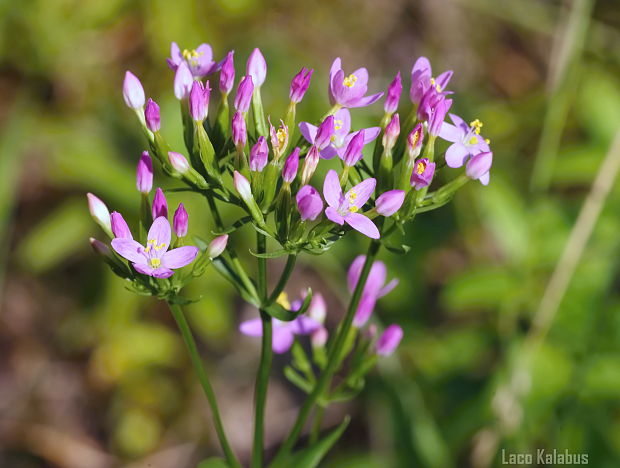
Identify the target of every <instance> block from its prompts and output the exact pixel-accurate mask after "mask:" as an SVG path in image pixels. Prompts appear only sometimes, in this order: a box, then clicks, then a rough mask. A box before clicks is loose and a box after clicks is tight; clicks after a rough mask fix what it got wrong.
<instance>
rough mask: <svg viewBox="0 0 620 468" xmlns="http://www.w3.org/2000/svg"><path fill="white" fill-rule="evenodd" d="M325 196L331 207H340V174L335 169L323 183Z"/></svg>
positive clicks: (330, 171) (331, 170)
mask: <svg viewBox="0 0 620 468" xmlns="http://www.w3.org/2000/svg"><path fill="white" fill-rule="evenodd" d="M373 180H374V179H373ZM323 196H324V197H325V201H326V202H327V204H328V205H329V206H332V207H338V205H340V201H341V199H342V189H341V188H340V179H339V178H338V174H337V173H336V171H334V170H333V169H330V170H329V172H328V173H327V175H326V176H325V181H324V182H323ZM340 224H342V223H340Z"/></svg>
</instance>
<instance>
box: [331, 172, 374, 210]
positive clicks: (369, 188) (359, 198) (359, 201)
mask: <svg viewBox="0 0 620 468" xmlns="http://www.w3.org/2000/svg"><path fill="white" fill-rule="evenodd" d="M376 185H377V180H376V179H373V178H372V177H370V178H368V179H365V180H362V181H361V182H360V183H359V184H357V185H355V186H353V187H351V189H349V191H348V192H347V193H345V194H344V198H345V200H346V201H347V202H351V206H355V207H357V208H361V207H362V206H364V203H366V202H367V201H368V199H369V198H370V196H371V195H372V192H374V190H375V187H376ZM353 194H355V195H353ZM352 195H353V197H352ZM352 198H353V199H352ZM330 204H331V203H330Z"/></svg>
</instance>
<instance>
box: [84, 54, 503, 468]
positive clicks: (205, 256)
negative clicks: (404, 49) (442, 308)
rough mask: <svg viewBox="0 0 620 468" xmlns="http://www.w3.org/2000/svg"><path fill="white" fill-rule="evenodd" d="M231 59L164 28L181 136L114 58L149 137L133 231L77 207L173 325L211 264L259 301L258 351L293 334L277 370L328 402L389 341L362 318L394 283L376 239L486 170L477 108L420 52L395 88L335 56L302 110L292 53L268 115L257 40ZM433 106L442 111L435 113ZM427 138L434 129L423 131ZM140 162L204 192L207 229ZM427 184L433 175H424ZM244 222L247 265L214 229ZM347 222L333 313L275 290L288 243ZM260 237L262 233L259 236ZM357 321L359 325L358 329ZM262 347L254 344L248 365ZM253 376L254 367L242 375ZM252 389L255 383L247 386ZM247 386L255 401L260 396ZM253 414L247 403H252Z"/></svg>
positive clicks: (97, 204)
mask: <svg viewBox="0 0 620 468" xmlns="http://www.w3.org/2000/svg"><path fill="white" fill-rule="evenodd" d="M234 62H235V54H234V51H230V52H228V53H227V54H226V55H225V56H224V58H223V59H222V60H220V61H217V60H215V59H214V56H213V51H212V48H211V46H209V45H208V44H201V45H200V46H198V47H197V48H196V49H192V50H188V49H184V50H181V48H180V47H179V46H178V45H177V44H176V43H172V46H171V50H170V58H168V65H169V67H170V68H171V69H172V71H173V77H172V79H171V83H172V90H173V92H174V95H175V97H176V98H177V99H178V100H179V102H180V109H181V119H182V122H183V140H184V143H185V149H184V150H182V151H176V149H173V148H171V147H170V146H169V144H168V142H167V141H166V138H165V137H164V133H165V132H166V131H167V127H168V125H167V122H165V121H164V119H162V115H161V113H160V107H159V105H158V104H157V102H156V101H155V99H153V98H149V99H148V100H147V99H146V94H145V91H144V88H143V86H142V84H141V82H140V80H139V79H138V78H137V77H136V76H135V75H134V74H132V73H131V72H129V71H128V72H127V73H126V75H125V80H124V83H123V97H124V100H125V103H126V104H127V106H128V107H129V108H130V109H132V110H133V111H134V112H135V113H136V115H137V117H138V121H139V122H140V124H141V126H142V129H143V132H144V135H145V137H146V141H147V144H148V151H144V152H143V153H142V155H141V156H140V158H139V160H138V166H137V172H136V187H137V190H138V192H139V193H140V197H141V204H140V210H139V213H140V214H139V229H138V231H134V232H138V233H139V235H137V236H136V238H134V236H133V234H132V231H131V230H130V229H129V227H128V225H127V223H126V222H125V220H124V218H123V217H122V216H121V215H120V214H119V213H117V212H113V213H110V212H109V211H108V208H107V207H106V206H105V204H104V203H103V202H102V201H101V200H100V199H98V198H97V197H95V196H94V195H92V194H89V195H88V202H89V207H90V212H91V214H92V216H93V218H94V219H95V221H96V222H97V223H98V224H99V225H100V226H101V227H102V229H103V230H104V232H105V233H106V234H107V235H108V237H110V238H111V244H110V245H111V248H110V247H108V245H107V244H106V243H104V242H101V241H98V240H95V239H91V243H92V245H93V248H94V249H95V251H96V252H97V253H98V254H100V255H101V256H102V257H103V258H104V260H105V261H106V262H107V263H108V264H109V265H110V266H111V267H112V269H113V271H114V272H115V273H117V274H118V275H119V276H121V277H123V278H125V279H127V280H129V281H130V282H131V284H132V287H133V288H134V289H135V290H136V292H138V293H141V294H151V295H155V296H157V297H159V298H161V299H163V300H166V301H168V303H169V304H170V305H171V309H172V310H173V313H175V314H176V315H175V318H177V321H178V322H179V323H180V325H181V326H182V325H183V319H182V318H179V316H178V314H179V312H178V309H177V306H178V304H180V303H183V301H185V299H183V298H180V291H181V289H182V288H183V286H184V285H185V284H186V283H187V282H188V281H189V280H191V279H192V278H193V277H195V276H199V275H201V274H202V273H203V272H204V271H205V269H206V268H207V267H208V266H209V265H211V264H213V265H214V266H215V267H216V268H217V271H218V272H219V273H221V274H222V275H223V276H224V277H225V278H226V279H227V280H228V281H230V282H231V283H232V284H233V285H234V286H235V288H236V289H237V290H238V292H239V294H240V295H241V296H242V297H243V298H244V299H245V300H246V301H248V302H249V303H250V304H252V305H254V306H256V308H257V309H259V310H260V317H258V318H251V319H249V320H247V321H244V322H243V323H241V326H240V331H241V332H242V333H243V334H245V335H249V336H255V337H258V336H262V337H263V340H262V341H263V353H262V355H263V356H266V355H267V352H266V351H265V348H266V347H268V348H269V349H272V350H273V351H274V352H276V353H283V352H286V351H288V350H290V349H291V348H292V356H293V359H292V367H290V368H288V369H287V371H286V376H287V377H288V378H289V380H291V381H292V382H293V383H294V384H296V385H297V386H299V387H300V388H301V389H303V390H304V391H306V392H307V393H308V394H309V401H310V404H312V403H316V402H317V401H318V400H319V399H320V401H321V402H322V403H321V404H323V405H327V404H328V403H329V402H330V401H332V400H333V401H335V400H339V399H340V400H341V399H343V398H345V396H343V395H349V397H350V395H351V394H353V393H355V391H358V390H360V389H361V386H362V385H363V377H364V375H365V374H366V373H367V372H368V371H369V370H370V369H371V367H372V364H374V360H375V359H376V358H377V357H378V356H387V355H389V354H391V353H392V352H393V351H394V350H395V349H396V347H397V346H398V344H399V342H400V341H401V338H402V336H403V330H402V329H401V328H400V327H399V326H398V325H396V324H394V325H390V326H388V327H386V328H385V330H384V332H383V333H382V334H381V336H379V337H378V338H377V337H376V324H375V323H371V324H370V325H368V324H369V323H370V322H371V320H370V319H371V315H372V312H373V310H374V308H375V305H376V302H377V300H378V299H379V298H381V297H382V296H384V295H385V294H387V293H389V292H390V291H391V290H392V289H393V288H394V287H395V286H396V284H397V282H396V280H392V281H389V282H388V281H387V277H388V273H387V269H386V266H385V264H384V263H382V262H380V261H378V260H375V257H376V255H377V252H378V251H379V249H380V247H381V246H385V247H387V248H389V249H390V250H393V251H401V252H406V250H407V248H406V246H403V247H396V244H395V243H394V241H393V240H391V241H390V242H388V240H389V239H390V238H393V237H395V236H397V235H399V233H402V232H404V228H405V225H406V223H407V222H410V221H411V220H413V219H414V217H416V216H417V215H419V214H421V213H424V212H427V211H431V210H434V209H438V208H440V207H441V206H443V205H444V204H446V203H447V202H448V201H450V200H451V199H452V197H453V196H454V194H455V193H456V191H457V190H459V189H460V188H461V187H463V186H464V185H465V184H466V183H467V182H468V181H469V180H479V181H480V182H481V183H482V184H484V185H486V184H488V183H489V179H490V169H491V165H492V160H493V155H492V153H491V150H490V147H489V140H488V139H485V138H484V137H483V136H482V135H481V129H482V122H481V121H480V120H478V119H475V120H473V121H471V122H470V123H469V124H467V123H466V120H464V119H462V118H461V117H459V116H458V115H455V114H453V113H449V112H450V110H451V109H452V104H453V96H454V93H453V92H452V91H449V90H448V89H447V86H448V85H449V83H450V80H451V78H452V75H453V73H452V71H446V72H443V73H441V74H439V75H437V76H434V75H433V73H432V69H431V65H430V63H429V61H428V60H427V59H426V58H424V57H420V58H419V59H417V60H416V61H415V63H414V65H413V68H412V70H411V74H410V91H409V102H408V103H403V102H401V95H402V91H403V86H404V83H403V79H402V77H401V73H400V72H398V73H397V74H396V75H395V77H394V79H393V80H392V82H391V83H390V85H389V87H388V88H387V90H386V91H385V93H384V92H375V93H372V92H371V93H369V87H370V85H371V80H370V76H369V73H368V70H367V69H366V68H359V69H357V70H355V71H353V72H351V73H349V72H345V71H344V70H343V67H342V62H341V60H340V58H336V59H335V60H334V61H333V63H332V66H331V70H330V73H329V77H328V79H327V88H328V98H329V103H330V105H331V107H330V108H329V109H327V111H326V113H325V114H324V115H323V116H322V117H321V118H320V119H318V120H316V121H314V122H298V121H297V119H296V114H297V106H298V105H300V104H302V103H303V100H304V97H305V95H306V92H307V91H308V89H309V87H310V85H311V81H312V80H313V79H314V80H316V77H315V76H313V70H312V69H309V68H305V67H304V68H302V69H301V70H300V71H299V72H298V73H297V74H295V75H294V76H293V77H292V80H291V83H290V88H289V104H288V107H287V108H286V110H285V112H283V114H282V115H277V114H276V115H273V114H268V113H265V110H264V108H263V102H262V96H261V93H262V88H263V86H264V85H265V83H266V82H267V75H268V67H267V62H266V60H265V58H264V57H263V54H262V53H261V51H260V50H259V49H254V50H253V51H252V53H251V54H250V56H249V58H248V60H247V63H246V67H245V74H244V75H243V76H240V77H237V76H236V72H235V63H234ZM216 73H219V76H216V75H215V74H216ZM216 88H217V89H216ZM371 89H372V88H371ZM218 91H219V93H218ZM231 94H234V95H233V96H231ZM384 96H385V99H384V102H383V115H382V117H381V119H380V120H378V122H377V125H376V126H369V127H365V128H360V127H356V126H355V124H354V122H355V117H356V116H355V113H357V112H361V111H360V108H365V107H368V106H371V105H373V104H374V103H376V102H378V101H379V100H381V99H382V98H383V97H384ZM406 108H408V110H406ZM403 110H405V112H406V113H405V114H402V115H403V116H404V117H403V118H401V114H399V111H403ZM447 116H448V117H449V118H450V121H451V122H452V123H449V122H446V121H445V120H446V117H447ZM442 140H443V141H444V142H447V144H443V145H442V144H439V143H438V142H439V141H442ZM436 143H438V144H437V145H436ZM442 147H443V148H445V153H443V154H442V153H441V152H440V151H439V149H441V148H442ZM463 166H465V168H464V170H461V172H460V173H457V175H456V177H452V179H451V180H447V179H450V173H451V171H452V170H453V169H458V168H461V167H463ZM155 171H156V172H157V173H158V174H163V175H166V176H168V177H169V178H171V179H176V180H177V181H178V182H179V183H180V184H181V185H182V187H177V189H178V191H180V192H183V193H185V194H187V193H188V192H190V193H194V194H197V195H199V197H200V198H201V199H203V200H206V201H207V206H208V207H209V210H210V211H211V214H212V218H213V221H214V224H215V229H214V232H215V234H216V236H217V237H215V239H213V240H212V241H211V242H210V243H207V242H205V241H204V240H203V238H201V237H200V236H198V235H195V236H193V237H192V241H188V240H187V239H188V218H189V216H188V212H187V211H186V209H185V206H184V204H183V203H181V204H179V205H178V208H177V209H176V211H175V212H174V215H173V218H172V227H171V224H170V220H169V217H168V203H167V200H166V196H165V194H164V191H163V190H162V189H161V188H157V189H156V190H155V193H154V195H153V197H152V199H151V198H150V193H151V191H152V189H153V179H154V172H155ZM440 172H445V174H442V177H441V178H439V177H437V176H438V174H439V173H440ZM431 186H434V187H435V189H434V190H432V191H431ZM221 205H229V206H231V207H234V208H235V209H236V210H238V211H237V212H238V213H239V216H238V217H237V218H236V219H235V220H231V221H228V220H224V218H223V217H222V216H221V214H220V212H219V206H221ZM230 211H231V210H229V212H230ZM244 226H249V227H251V228H253V229H254V230H255V231H256V233H257V246H256V250H254V251H252V253H253V255H254V256H255V257H256V259H257V260H256V261H257V263H258V269H257V271H258V278H256V279H252V278H250V277H249V275H248V273H247V272H246V269H245V268H244V266H243V264H242V263H241V262H240V261H239V257H238V256H237V255H236V253H235V249H234V246H233V245H231V243H229V242H228V240H229V235H234V233H235V231H237V230H238V229H242V228H244ZM351 231H356V232H358V233H360V234H361V235H362V236H365V237H367V238H369V239H370V247H369V250H368V254H367V255H366V256H364V255H361V256H358V257H357V258H356V259H355V260H354V261H353V263H352V264H351V266H350V268H349V273H348V286H349V289H350V291H351V293H352V294H351V302H350V304H349V306H348V309H347V312H346V313H345V315H344V318H343V320H342V322H341V323H340V324H339V325H338V326H337V327H335V328H333V329H331V331H328V327H327V321H326V309H327V307H326V302H325V301H324V300H323V297H322V296H321V295H320V294H319V293H314V294H313V293H312V291H310V290H307V291H305V292H303V294H302V296H301V298H300V299H299V300H296V301H294V302H292V303H290V302H289V301H288V299H287V297H286V294H285V292H284V290H285V288H286V284H287V282H288V279H289V277H290V275H291V273H292V271H293V268H294V265H295V261H296V259H297V257H298V256H299V254H300V253H304V252H306V253H310V254H315V255H318V254H323V253H325V252H327V251H328V250H329V249H330V248H331V247H332V246H333V245H334V243H336V242H337V241H339V240H340V239H341V238H342V237H343V236H344V235H346V234H347V233H349V232H351ZM173 233H174V239H173V235H172V234H173ZM268 240H269V242H270V244H271V246H272V247H273V246H276V245H277V247H276V248H275V249H274V248H272V249H270V250H269V251H268V250H267V241H268ZM186 244H194V245H186ZM276 257H286V258H287V262H286V266H285V268H284V272H283V273H282V276H281V277H280V280H279V281H278V283H277V286H276V287H275V289H274V290H273V292H272V293H271V294H270V293H269V292H268V288H267V286H268V285H267V283H268V281H267V276H266V272H267V260H268V259H272V258H276ZM190 265H191V267H190ZM175 270H178V271H179V273H175ZM362 328H364V329H365V331H363V332H360V329H362ZM300 335H310V337H311V342H312V350H313V351H312V353H313V356H312V359H311V360H309V359H308V357H307V356H306V351H304V350H303V347H301V346H299V345H298V344H297V337H298V336H300ZM187 336H188V335H187V332H185V333H184V337H186V338H187ZM356 337H357V339H355V338H356ZM188 346H189V348H190V351H191V350H193V349H195V346H194V347H192V345H191V343H189V344H188ZM347 356H349V361H350V364H349V366H348V367H349V368H350V369H349V370H348V375H347V376H345V377H344V378H343V381H342V384H341V385H340V386H338V387H337V388H336V389H334V390H333V391H331V390H330V387H329V382H330V379H331V377H332V375H333V374H334V373H335V372H336V371H337V370H338V369H339V368H340V367H341V364H342V363H343V361H344V359H345V358H346V357H347ZM269 362H270V360H269V359H265V360H261V368H262V366H267V365H268V364H269ZM317 368H318V370H319V374H318V375H317V374H315V369H317ZM260 375H261V376H262V377H261V378H262V379H264V376H265V375H268V371H267V373H265V370H264V368H262V372H261V373H260ZM261 382H263V381H261V379H258V380H257V385H259V384H260V383H261ZM315 384H316V386H317V387H314V388H313V385H315ZM265 385H266V384H265ZM257 395H262V396H263V397H264V392H263V391H262V390H261V388H259V387H257ZM210 401H211V400H210ZM261 401H262V400H261V399H260V398H259V399H258V401H257V408H259V407H260V406H261V404H264V402H262V403H261ZM259 414H262V412H261V411H259V410H258V409H257V418H258V417H259ZM307 417H308V411H302V412H300V416H299V419H298V421H297V423H296V425H295V426H294V428H293V430H292V432H291V434H290V436H289V438H288V439H287V440H286V441H285V443H284V444H283V447H282V449H281V453H280V454H279V455H278V457H285V456H286V455H287V451H290V449H291V448H292V446H293V444H294V443H295V440H296V438H297V437H298V436H299V431H300V430H301V427H303V424H304V422H305V418H307ZM257 424H258V421H257ZM218 436H219V437H220V441H221V442H222V446H223V448H224V450H225V452H227V458H228V462H229V464H230V465H231V466H237V463H235V461H236V460H235V458H234V455H232V453H229V452H230V450H229V448H228V451H227V442H226V440H225V436H224V435H223V434H222V433H219V434H218ZM255 441H256V439H255ZM257 450H258V449H257ZM259 453H260V452H259ZM278 457H276V458H278Z"/></svg>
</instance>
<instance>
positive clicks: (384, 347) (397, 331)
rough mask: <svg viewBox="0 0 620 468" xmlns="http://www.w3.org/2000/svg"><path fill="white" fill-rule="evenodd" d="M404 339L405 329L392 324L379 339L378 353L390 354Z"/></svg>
mask: <svg viewBox="0 0 620 468" xmlns="http://www.w3.org/2000/svg"><path fill="white" fill-rule="evenodd" d="M402 339H403V329H402V328H401V327H399V326H398V325H390V326H389V327H387V328H386V329H385V331H384V332H383V334H382V335H381V336H380V337H379V339H378V340H377V346H376V353H377V355H379V356H389V355H390V354H392V353H393V352H394V351H395V350H396V348H398V345H399V344H400V340H402Z"/></svg>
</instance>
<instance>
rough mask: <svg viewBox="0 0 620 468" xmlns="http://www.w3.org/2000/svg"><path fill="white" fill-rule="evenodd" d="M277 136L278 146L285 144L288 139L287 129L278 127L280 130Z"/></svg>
mask: <svg viewBox="0 0 620 468" xmlns="http://www.w3.org/2000/svg"><path fill="white" fill-rule="evenodd" d="M276 137H277V138H278V146H282V145H284V142H285V141H286V130H284V129H283V128H282V127H280V128H278V131H277V132H276Z"/></svg>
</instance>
